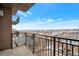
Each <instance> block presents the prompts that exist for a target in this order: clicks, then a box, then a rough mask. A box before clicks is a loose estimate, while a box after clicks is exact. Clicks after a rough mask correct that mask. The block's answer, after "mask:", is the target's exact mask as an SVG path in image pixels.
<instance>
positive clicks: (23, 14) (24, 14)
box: [16, 10, 28, 17]
mask: <svg viewBox="0 0 79 59" xmlns="http://www.w3.org/2000/svg"><path fill="white" fill-rule="evenodd" d="M16 15H22V16H25V17H27V16H28V15H27V14H26V13H25V12H23V11H21V10H18V12H17V14H16Z"/></svg>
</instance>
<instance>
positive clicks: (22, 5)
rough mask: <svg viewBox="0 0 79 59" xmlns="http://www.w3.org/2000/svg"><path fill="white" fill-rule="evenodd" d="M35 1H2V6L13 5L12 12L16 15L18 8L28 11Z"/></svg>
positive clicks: (0, 5)
mask: <svg viewBox="0 0 79 59" xmlns="http://www.w3.org/2000/svg"><path fill="white" fill-rule="evenodd" d="M33 5H34V3H2V4H0V7H11V8H12V14H13V15H15V14H16V12H17V10H22V11H27V10H28V9H29V8H31V7H32V6H33Z"/></svg>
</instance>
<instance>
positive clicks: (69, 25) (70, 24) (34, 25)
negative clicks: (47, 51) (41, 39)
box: [13, 20, 79, 30]
mask: <svg viewBox="0 0 79 59" xmlns="http://www.w3.org/2000/svg"><path fill="white" fill-rule="evenodd" d="M13 28H16V29H17V30H26V29H31V30H32V29H79V20H72V21H71V20H65V21H61V22H53V23H45V22H42V21H37V22H34V21H33V22H30V23H28V22H27V23H24V24H23V23H21V24H20V23H19V24H17V25H14V26H13Z"/></svg>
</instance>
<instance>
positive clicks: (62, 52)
mask: <svg viewBox="0 0 79 59" xmlns="http://www.w3.org/2000/svg"><path fill="white" fill-rule="evenodd" d="M24 37H25V45H26V46H27V47H29V48H30V50H31V51H32V52H33V53H34V54H37V55H39V56H79V40H76V39H70V38H62V37H56V36H50V35H41V34H34V33H24Z"/></svg>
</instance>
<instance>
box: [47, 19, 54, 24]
mask: <svg viewBox="0 0 79 59" xmlns="http://www.w3.org/2000/svg"><path fill="white" fill-rule="evenodd" d="M54 21H55V19H48V20H47V21H46V22H48V23H49V22H54Z"/></svg>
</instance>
